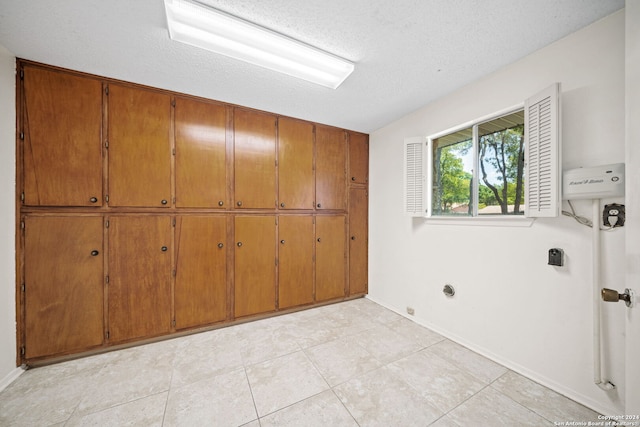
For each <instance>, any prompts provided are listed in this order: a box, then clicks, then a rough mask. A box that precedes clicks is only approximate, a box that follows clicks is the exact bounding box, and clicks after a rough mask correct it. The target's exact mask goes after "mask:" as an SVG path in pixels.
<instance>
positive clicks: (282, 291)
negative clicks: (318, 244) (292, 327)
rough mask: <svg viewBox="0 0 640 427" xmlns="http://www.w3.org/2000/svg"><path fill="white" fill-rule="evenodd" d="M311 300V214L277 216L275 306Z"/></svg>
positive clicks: (295, 304)
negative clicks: (276, 287)
mask: <svg viewBox="0 0 640 427" xmlns="http://www.w3.org/2000/svg"><path fill="white" fill-rule="evenodd" d="M312 302H313V217H312V216H284V215H280V217H279V219H278V305H279V308H288V307H295V306H298V305H304V304H309V303H312Z"/></svg>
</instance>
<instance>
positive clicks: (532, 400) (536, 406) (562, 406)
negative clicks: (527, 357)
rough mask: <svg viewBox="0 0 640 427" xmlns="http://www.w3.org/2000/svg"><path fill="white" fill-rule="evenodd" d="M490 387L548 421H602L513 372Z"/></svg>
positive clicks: (558, 395)
mask: <svg viewBox="0 0 640 427" xmlns="http://www.w3.org/2000/svg"><path fill="white" fill-rule="evenodd" d="M491 387H493V388H495V389H496V390H498V391H499V392H501V393H502V394H504V395H506V396H508V397H510V398H511V399H513V400H515V401H516V402H518V403H520V404H521V405H524V406H526V407H527V408H530V409H531V410H532V411H534V412H536V413H537V414H538V415H540V416H542V417H544V418H546V419H547V420H549V421H554V422H555V421H557V422H564V421H584V422H589V421H592V422H598V421H602V420H599V419H598V415H599V414H598V413H597V412H595V411H592V410H591V409H589V408H586V407H584V406H582V405H580V404H579V403H576V402H574V401H573V400H571V399H568V398H566V397H564V396H562V395H561V394H559V393H556V392H554V391H552V390H549V389H548V388H546V387H543V386H541V385H540V384H538V383H536V382H534V381H531V380H530V379H528V378H525V377H523V376H522V375H518V374H516V373H515V372H511V371H509V372H507V373H506V374H504V375H503V376H501V377H500V378H498V380H497V381H496V382H494V383H493V384H491Z"/></svg>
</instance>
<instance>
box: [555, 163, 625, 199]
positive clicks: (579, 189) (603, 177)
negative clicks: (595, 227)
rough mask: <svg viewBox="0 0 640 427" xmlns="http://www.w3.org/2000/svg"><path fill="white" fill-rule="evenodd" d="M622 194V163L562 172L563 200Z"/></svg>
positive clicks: (598, 197) (620, 195)
mask: <svg viewBox="0 0 640 427" xmlns="http://www.w3.org/2000/svg"><path fill="white" fill-rule="evenodd" d="M623 196H624V163H614V164H612V165H602V166H594V167H590V168H578V169H570V170H568V171H564V172H563V173H562V198H563V199H564V200H575V199H602V198H605V197H607V198H609V197H623Z"/></svg>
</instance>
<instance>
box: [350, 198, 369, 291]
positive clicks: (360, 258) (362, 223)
mask: <svg viewBox="0 0 640 427" xmlns="http://www.w3.org/2000/svg"><path fill="white" fill-rule="evenodd" d="M368 204H369V200H368V194H367V190H366V189H364V188H352V189H351V190H349V294H350V295H355V294H365V293H367V269H368V268H367V256H368V254H367V241H368Z"/></svg>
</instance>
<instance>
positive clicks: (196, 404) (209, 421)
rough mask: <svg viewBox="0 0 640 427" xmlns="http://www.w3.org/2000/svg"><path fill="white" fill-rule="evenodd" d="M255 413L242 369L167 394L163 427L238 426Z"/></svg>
mask: <svg viewBox="0 0 640 427" xmlns="http://www.w3.org/2000/svg"><path fill="white" fill-rule="evenodd" d="M257 418H258V417H257V414H256V410H255V406H254V404H253V399H252V397H251V390H250V388H249V383H248V382H247V377H246V374H245V371H244V369H238V370H236V371H233V372H229V373H227V374H222V375H218V376H215V377H213V378H208V379H204V380H202V381H198V382H195V383H192V384H188V385H185V386H183V387H177V388H172V389H171V391H170V392H169V399H168V401H167V408H166V414H165V419H164V424H163V426H165V427H169V426H205V425H206V426H234V427H236V426H240V425H242V424H246V423H248V422H251V421H253V420H256V419H257Z"/></svg>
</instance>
